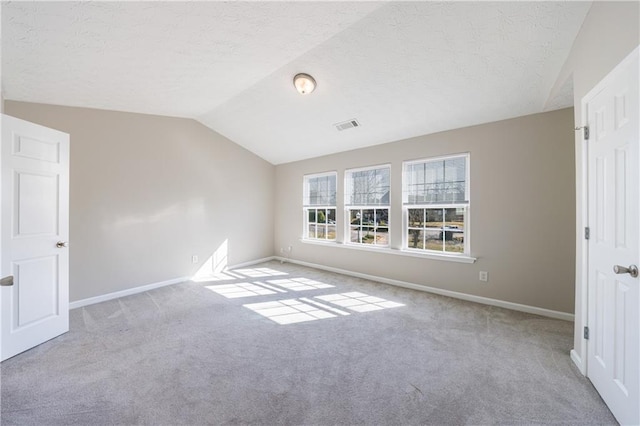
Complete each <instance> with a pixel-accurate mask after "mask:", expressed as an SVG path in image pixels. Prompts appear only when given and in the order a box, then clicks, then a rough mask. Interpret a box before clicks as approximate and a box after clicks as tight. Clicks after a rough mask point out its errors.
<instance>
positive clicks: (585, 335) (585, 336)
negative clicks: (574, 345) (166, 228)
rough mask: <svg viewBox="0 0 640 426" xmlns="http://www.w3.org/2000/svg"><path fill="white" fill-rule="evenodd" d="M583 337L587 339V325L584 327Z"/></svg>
mask: <svg viewBox="0 0 640 426" xmlns="http://www.w3.org/2000/svg"><path fill="white" fill-rule="evenodd" d="M584 338H585V339H586V340H589V327H587V326H585V327H584Z"/></svg>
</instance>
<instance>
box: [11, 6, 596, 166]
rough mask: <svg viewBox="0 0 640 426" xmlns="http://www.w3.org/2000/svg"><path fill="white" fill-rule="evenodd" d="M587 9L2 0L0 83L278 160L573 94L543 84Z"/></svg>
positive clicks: (553, 105) (16, 94) (37, 98)
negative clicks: (300, 82)
mask: <svg viewBox="0 0 640 426" xmlns="http://www.w3.org/2000/svg"><path fill="white" fill-rule="evenodd" d="M590 5H591V3H590V2H497V3H488V2H337V3H329V2H322V3H320V2H264V3H260V2H250V3H249V2H224V3H223V2H186V3H177V2H136V3H133V2H12V3H3V4H2V89H3V93H4V97H5V99H11V100H22V101H29V102H42V103H52V104H59V105H71V106H83V107H92V108H103V109H113V110H122V111H133V112H142V113H150V114H161V115H171V116H180V117H191V118H195V119H197V120H199V121H201V122H202V123H203V124H205V125H207V126H209V127H210V128H212V129H213V130H215V131H217V132H219V133H221V134H223V135H225V136H227V137H228V138H230V139H231V140H233V141H234V142H236V143H238V144H240V145H242V146H244V147H245V148H247V149H249V150H251V151H253V152H254V153H256V154H258V155H259V156H261V157H263V158H264V159H266V160H268V161H270V162H272V163H274V164H279V163H284V162H289V161H295V160H299V159H304V158H310V157H315V156H319V155H324V154H329V153H334V152H340V151H345V150H350V149H355V148H359V147H364V146H369V145H375V144H380V143H385V142H391V141H394V140H398V139H403V138H407V137H412V136H417V135H421V134H428V133H434V132H438V131H442V130H447V129H452V128H459V127H465V126H469V125H473V124H479V123H484V122H489V121H495V120H500V119H505V118H510V117H515V116H520V115H525V114H531V113H536V112H540V111H543V110H544V109H557V108H562V107H566V106H570V105H572V103H573V99H572V86H571V82H570V81H568V82H560V85H561V87H562V90H559V91H558V92H557V93H554V95H553V97H550V92H551V89H552V87H553V86H554V85H555V84H556V78H557V76H558V73H559V71H560V69H561V67H562V65H563V63H564V61H565V59H566V57H567V55H568V53H569V50H570V48H571V45H572V43H573V40H574V38H575V36H576V34H577V32H578V30H579V28H580V25H581V24H582V21H583V20H584V17H585V15H586V13H587V12H588V10H589V7H590ZM298 72H307V73H310V74H312V75H313V76H314V77H315V78H316V80H317V81H318V88H317V89H316V91H315V92H313V93H312V94H310V95H307V96H301V95H299V94H297V92H296V91H295V89H294V88H293V84H292V78H293V76H294V75H295V74H296V73H298ZM353 118H355V119H357V120H358V121H359V122H360V123H361V127H358V128H354V129H350V130H346V131H342V132H338V131H337V130H336V129H335V127H334V126H333V125H334V124H335V123H337V122H340V121H345V120H349V119H353Z"/></svg>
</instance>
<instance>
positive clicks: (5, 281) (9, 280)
mask: <svg viewBox="0 0 640 426" xmlns="http://www.w3.org/2000/svg"><path fill="white" fill-rule="evenodd" d="M12 285H13V275H9V276H6V277H4V278H2V279H0V286H2V287H10V286H12Z"/></svg>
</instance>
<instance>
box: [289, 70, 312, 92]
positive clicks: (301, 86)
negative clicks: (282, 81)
mask: <svg viewBox="0 0 640 426" xmlns="http://www.w3.org/2000/svg"><path fill="white" fill-rule="evenodd" d="M293 85H294V86H296V90H298V92H299V93H300V94H301V95H308V94H309V93H311V92H313V91H314V90H315V88H316V80H315V79H314V78H313V77H311V76H310V75H309V74H305V73H300V74H296V76H295V77H293Z"/></svg>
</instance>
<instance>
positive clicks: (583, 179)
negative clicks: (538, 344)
mask: <svg viewBox="0 0 640 426" xmlns="http://www.w3.org/2000/svg"><path fill="white" fill-rule="evenodd" d="M634 55H640V46H637V47H636V48H635V49H633V50H632V51H631V52H630V53H629V54H627V55H626V56H625V57H624V58H623V59H622V60H621V61H620V62H619V63H618V64H617V65H615V66H614V67H613V68H612V69H611V70H610V71H609V72H608V73H607V74H606V75H605V76H604V77H602V79H601V80H600V81H599V82H598V83H596V85H595V86H593V87H592V88H591V89H590V90H589V92H587V94H586V95H584V97H583V98H582V100H581V101H580V105H581V117H580V126H579V127H576V136H575V138H576V139H575V148H576V151H575V158H576V297H575V319H574V333H575V337H574V348H573V349H572V350H571V353H570V355H571V360H572V361H573V362H574V363H575V365H576V366H577V367H578V369H579V370H580V373H582V375H584V376H587V373H588V365H587V359H588V353H587V351H588V345H587V340H586V339H585V338H584V337H583V330H584V327H586V326H588V324H589V298H588V295H589V244H588V241H587V240H586V239H585V235H584V233H585V227H587V226H589V146H588V145H589V144H588V142H587V141H586V140H585V139H584V132H583V129H584V127H585V126H587V124H588V111H587V104H588V103H589V102H590V101H591V100H592V99H593V98H594V97H595V96H596V95H597V94H598V93H599V92H600V91H601V90H602V89H603V87H604V86H606V85H607V84H608V82H609V80H610V79H612V78H614V77H615V75H616V72H615V70H616V69H618V67H621V66H622V64H624V63H625V62H627V61H632V60H633V59H634Z"/></svg>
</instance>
